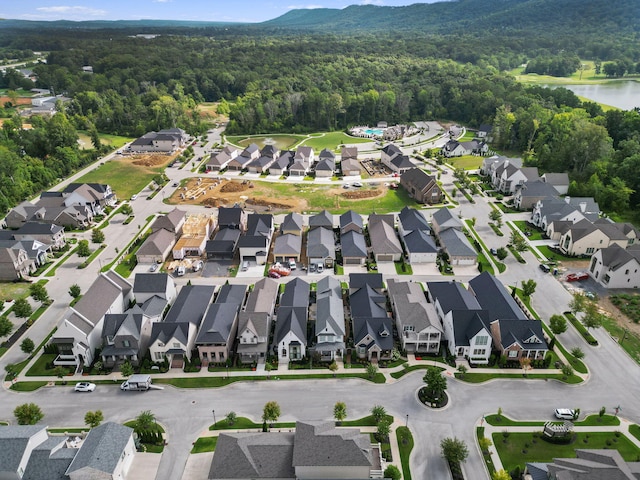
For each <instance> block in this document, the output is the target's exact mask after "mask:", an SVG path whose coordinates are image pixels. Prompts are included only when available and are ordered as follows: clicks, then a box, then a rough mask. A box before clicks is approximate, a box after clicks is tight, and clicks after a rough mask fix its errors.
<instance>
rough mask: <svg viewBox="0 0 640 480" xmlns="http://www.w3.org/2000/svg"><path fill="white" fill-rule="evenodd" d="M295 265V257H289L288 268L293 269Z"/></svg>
mask: <svg viewBox="0 0 640 480" xmlns="http://www.w3.org/2000/svg"><path fill="white" fill-rule="evenodd" d="M296 268H297V267H296V259H295V258H290V259H289V270H295V269H296Z"/></svg>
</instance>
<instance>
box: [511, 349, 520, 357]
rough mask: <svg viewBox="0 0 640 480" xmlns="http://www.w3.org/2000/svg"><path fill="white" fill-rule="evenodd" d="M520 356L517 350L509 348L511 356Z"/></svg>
mask: <svg viewBox="0 0 640 480" xmlns="http://www.w3.org/2000/svg"><path fill="white" fill-rule="evenodd" d="M517 356H518V351H517V350H509V358H516V357H517Z"/></svg>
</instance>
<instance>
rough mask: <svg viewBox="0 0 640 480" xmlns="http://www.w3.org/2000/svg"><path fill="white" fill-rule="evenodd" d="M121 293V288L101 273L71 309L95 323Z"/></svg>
mask: <svg viewBox="0 0 640 480" xmlns="http://www.w3.org/2000/svg"><path fill="white" fill-rule="evenodd" d="M114 273H115V272H114ZM115 275H117V274H115ZM123 293H124V292H123V291H122V288H121V287H120V286H119V285H116V284H115V283H114V282H113V280H112V279H110V278H109V277H108V276H107V275H106V274H104V273H103V274H100V275H99V276H98V278H96V279H95V281H94V282H93V284H92V285H91V286H90V287H89V290H87V293H85V294H84V295H83V296H82V298H81V299H80V301H79V302H78V303H76V304H75V306H74V307H73V309H74V310H75V311H76V312H78V313H79V314H80V315H82V316H83V317H85V318H86V319H87V320H89V321H90V322H92V323H93V324H94V325H95V324H97V323H98V321H99V320H100V319H101V318H102V317H103V316H104V314H105V313H107V310H108V309H109V307H111V305H113V304H114V302H115V301H116V300H117V299H118V297H119V296H121V295H123Z"/></svg>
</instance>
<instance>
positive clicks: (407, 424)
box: [404, 413, 409, 428]
mask: <svg viewBox="0 0 640 480" xmlns="http://www.w3.org/2000/svg"><path fill="white" fill-rule="evenodd" d="M404 426H405V427H407V428H409V414H408V413H407V421H406V423H405V424H404Z"/></svg>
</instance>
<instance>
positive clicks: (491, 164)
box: [480, 155, 522, 178]
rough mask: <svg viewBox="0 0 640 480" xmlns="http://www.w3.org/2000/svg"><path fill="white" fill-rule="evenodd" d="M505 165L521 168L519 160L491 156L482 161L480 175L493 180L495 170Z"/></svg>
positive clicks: (520, 160)
mask: <svg viewBox="0 0 640 480" xmlns="http://www.w3.org/2000/svg"><path fill="white" fill-rule="evenodd" d="M505 163H507V164H509V165H515V166H516V167H522V159H521V158H507V157H503V156H501V155H492V156H491V157H486V158H485V159H483V160H482V165H481V166H480V174H481V175H485V176H489V177H490V178H493V173H494V172H495V171H496V169H497V168H499V167H502V166H503V165H504V164H505Z"/></svg>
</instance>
